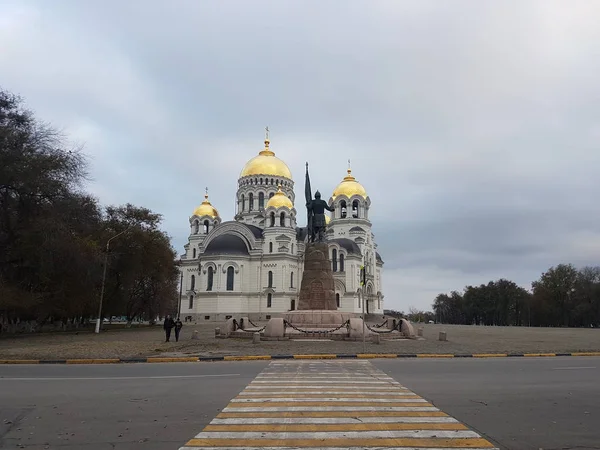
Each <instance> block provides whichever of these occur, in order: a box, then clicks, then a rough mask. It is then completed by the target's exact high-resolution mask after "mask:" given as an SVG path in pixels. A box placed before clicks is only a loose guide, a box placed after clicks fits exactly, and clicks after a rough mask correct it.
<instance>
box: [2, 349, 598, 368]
mask: <svg viewBox="0 0 600 450" xmlns="http://www.w3.org/2000/svg"><path fill="white" fill-rule="evenodd" d="M556 356H600V352H576V353H468V354H461V353H399V354H395V353H356V354H322V355H249V356H187V357H180V358H161V357H148V358H108V359H97V358H91V359H80V358H78V359H0V365H2V364H4V365H8V364H127V363H175V362H177V363H181V362H214V361H270V360H277V359H381V358H431V359H434V358H515V357H523V358H544V357H556Z"/></svg>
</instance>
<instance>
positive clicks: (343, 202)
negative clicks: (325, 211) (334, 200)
mask: <svg viewBox="0 0 600 450" xmlns="http://www.w3.org/2000/svg"><path fill="white" fill-rule="evenodd" d="M340 210H341V211H342V214H341V216H340V217H341V218H342V219H345V218H346V200H342V201H341V202H340Z"/></svg>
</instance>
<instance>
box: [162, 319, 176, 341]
mask: <svg viewBox="0 0 600 450" xmlns="http://www.w3.org/2000/svg"><path fill="white" fill-rule="evenodd" d="M174 326H175V321H174V320H173V318H172V317H171V315H170V314H168V315H167V317H165V323H164V325H163V328H164V329H165V337H166V340H165V342H169V340H170V339H171V330H172V329H173V327H174Z"/></svg>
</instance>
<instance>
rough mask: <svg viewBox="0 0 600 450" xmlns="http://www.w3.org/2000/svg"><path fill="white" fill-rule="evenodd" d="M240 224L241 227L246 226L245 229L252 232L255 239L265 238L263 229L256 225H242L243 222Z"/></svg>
mask: <svg viewBox="0 0 600 450" xmlns="http://www.w3.org/2000/svg"><path fill="white" fill-rule="evenodd" d="M239 223H240V224H241V225H244V226H245V227H247V228H248V229H249V230H250V231H251V232H252V234H253V235H254V237H255V238H257V239H262V237H263V230H262V228H260V227H257V226H255V225H250V224H247V223H242V222H239Z"/></svg>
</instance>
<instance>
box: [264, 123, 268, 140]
mask: <svg viewBox="0 0 600 450" xmlns="http://www.w3.org/2000/svg"><path fill="white" fill-rule="evenodd" d="M265 140H267V141H268V140H269V126H268V125H267V126H266V127H265Z"/></svg>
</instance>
